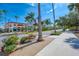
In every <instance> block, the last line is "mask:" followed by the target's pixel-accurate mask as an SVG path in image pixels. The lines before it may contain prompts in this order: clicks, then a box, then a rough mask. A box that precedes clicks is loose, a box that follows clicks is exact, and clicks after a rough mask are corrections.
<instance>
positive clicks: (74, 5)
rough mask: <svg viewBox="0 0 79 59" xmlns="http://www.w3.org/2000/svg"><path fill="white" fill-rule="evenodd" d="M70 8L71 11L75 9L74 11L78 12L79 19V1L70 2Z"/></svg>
mask: <svg viewBox="0 0 79 59" xmlns="http://www.w3.org/2000/svg"><path fill="white" fill-rule="evenodd" d="M68 8H69V10H70V11H72V10H74V12H76V13H77V14H78V16H77V17H78V19H79V3H70V4H69V5H68ZM76 23H77V25H79V24H78V20H77V19H76ZM76 30H78V26H76Z"/></svg>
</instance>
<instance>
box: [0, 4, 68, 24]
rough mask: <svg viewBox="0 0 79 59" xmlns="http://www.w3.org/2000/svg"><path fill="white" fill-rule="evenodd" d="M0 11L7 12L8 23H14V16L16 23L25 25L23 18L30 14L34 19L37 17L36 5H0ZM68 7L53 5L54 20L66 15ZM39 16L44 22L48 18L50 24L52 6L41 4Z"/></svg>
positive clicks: (65, 5)
mask: <svg viewBox="0 0 79 59" xmlns="http://www.w3.org/2000/svg"><path fill="white" fill-rule="evenodd" d="M0 9H5V10H7V11H8V12H7V15H6V17H7V19H10V22H15V18H14V16H15V15H17V16H19V19H18V22H21V23H25V21H24V20H25V19H24V17H25V16H26V15H27V14H28V13H30V12H34V13H35V18H36V17H37V16H38V13H37V11H38V10H37V4H34V3H2V4H1V3H0ZM68 11H69V10H68V7H67V4H64V3H56V4H55V15H56V19H57V18H59V17H60V16H64V15H65V14H67V13H68ZM41 16H42V20H45V19H46V18H50V19H51V22H53V16H52V6H51V3H47V4H46V3H42V4H41Z"/></svg>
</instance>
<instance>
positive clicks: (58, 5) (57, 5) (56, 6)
mask: <svg viewBox="0 0 79 59" xmlns="http://www.w3.org/2000/svg"><path fill="white" fill-rule="evenodd" d="M62 6H63V5H62V4H58V3H57V4H55V5H54V9H55V10H56V9H57V8H61V7H62ZM52 11H53V10H52V8H51V9H50V10H49V11H47V13H51V12H52Z"/></svg>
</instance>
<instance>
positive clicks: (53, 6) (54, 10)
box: [52, 3, 56, 33]
mask: <svg viewBox="0 0 79 59" xmlns="http://www.w3.org/2000/svg"><path fill="white" fill-rule="evenodd" d="M52 10H53V19H54V32H55V33H56V26H55V10H54V4H53V3H52Z"/></svg>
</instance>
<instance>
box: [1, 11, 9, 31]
mask: <svg viewBox="0 0 79 59" xmlns="http://www.w3.org/2000/svg"><path fill="white" fill-rule="evenodd" d="M2 11H3V14H4V22H5V26H6V21H7V19H6V14H7V12H8V11H7V10H2ZM5 31H6V27H5Z"/></svg>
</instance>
